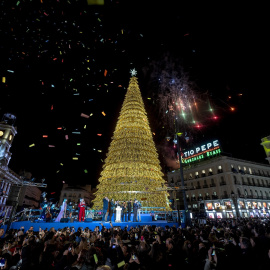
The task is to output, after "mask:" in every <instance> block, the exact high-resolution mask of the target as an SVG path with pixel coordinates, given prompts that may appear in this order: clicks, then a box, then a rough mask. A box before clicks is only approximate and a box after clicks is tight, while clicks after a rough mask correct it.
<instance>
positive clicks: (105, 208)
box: [102, 197, 109, 222]
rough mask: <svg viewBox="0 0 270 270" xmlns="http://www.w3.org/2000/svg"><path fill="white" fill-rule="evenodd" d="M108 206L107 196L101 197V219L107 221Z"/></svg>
mask: <svg viewBox="0 0 270 270" xmlns="http://www.w3.org/2000/svg"><path fill="white" fill-rule="evenodd" d="M108 207H109V199H108V198H107V197H104V198H103V215H102V221H105V222H106V221H107V217H108V215H107V210H108Z"/></svg>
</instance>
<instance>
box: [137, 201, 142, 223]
mask: <svg viewBox="0 0 270 270" xmlns="http://www.w3.org/2000/svg"><path fill="white" fill-rule="evenodd" d="M137 204H138V221H139V222H141V211H142V205H141V202H140V201H137Z"/></svg>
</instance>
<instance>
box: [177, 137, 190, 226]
mask: <svg viewBox="0 0 270 270" xmlns="http://www.w3.org/2000/svg"><path fill="white" fill-rule="evenodd" d="M181 135H182V134H181V133H177V134H176V137H177V151H178V155H179V165H180V169H179V172H180V179H181V191H182V196H183V202H184V209H185V221H186V224H187V225H190V214H189V211H188V204H187V197H186V190H185V181H184V173H183V163H182V158H181V147H180V136H181Z"/></svg>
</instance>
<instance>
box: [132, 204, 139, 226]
mask: <svg viewBox="0 0 270 270" xmlns="http://www.w3.org/2000/svg"><path fill="white" fill-rule="evenodd" d="M137 215H138V204H137V200H136V199H135V200H134V203H133V222H138V217H137Z"/></svg>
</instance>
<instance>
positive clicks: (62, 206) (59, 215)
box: [55, 199, 67, 222]
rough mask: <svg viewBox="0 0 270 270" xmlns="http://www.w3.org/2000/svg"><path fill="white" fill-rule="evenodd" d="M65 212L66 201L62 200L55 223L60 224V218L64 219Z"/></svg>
mask: <svg viewBox="0 0 270 270" xmlns="http://www.w3.org/2000/svg"><path fill="white" fill-rule="evenodd" d="M66 210H67V199H64V200H63V203H62V205H61V209H60V212H59V214H58V216H57V218H56V219H55V222H60V220H61V218H62V217H64V218H65V217H66Z"/></svg>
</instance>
